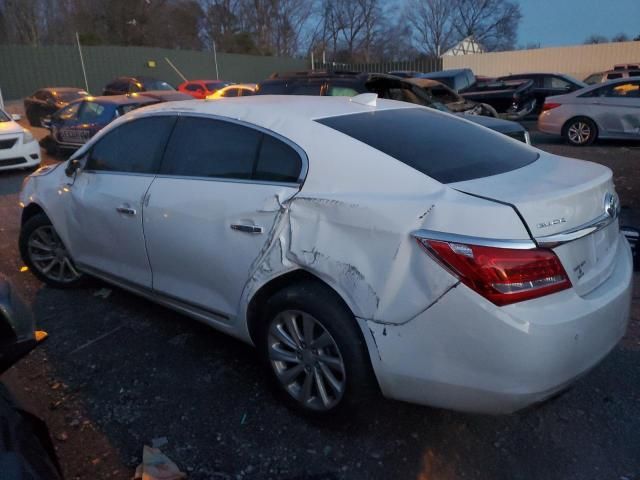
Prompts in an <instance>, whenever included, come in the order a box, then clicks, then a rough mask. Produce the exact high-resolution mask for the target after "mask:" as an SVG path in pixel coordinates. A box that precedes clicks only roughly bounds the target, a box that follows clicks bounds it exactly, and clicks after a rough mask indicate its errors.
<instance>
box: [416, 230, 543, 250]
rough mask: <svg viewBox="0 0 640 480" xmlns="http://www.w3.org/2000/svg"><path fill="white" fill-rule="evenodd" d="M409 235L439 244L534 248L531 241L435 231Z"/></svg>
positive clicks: (516, 248)
mask: <svg viewBox="0 0 640 480" xmlns="http://www.w3.org/2000/svg"><path fill="white" fill-rule="evenodd" d="M411 235H412V236H413V237H415V238H417V239H423V240H436V241H440V242H451V243H465V244H470V245H479V246H482V247H494V248H511V249H515V250H531V249H533V248H536V246H537V245H536V244H535V243H534V242H533V241H532V240H528V239H522V240H510V239H499V238H484V237H474V236H469V235H460V234H457V233H447V232H438V231H436V230H426V229H420V230H415V231H413V232H411Z"/></svg>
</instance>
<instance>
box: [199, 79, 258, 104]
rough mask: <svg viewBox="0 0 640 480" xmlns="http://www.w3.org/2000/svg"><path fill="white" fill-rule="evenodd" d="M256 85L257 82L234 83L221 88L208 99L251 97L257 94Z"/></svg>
mask: <svg viewBox="0 0 640 480" xmlns="http://www.w3.org/2000/svg"><path fill="white" fill-rule="evenodd" d="M256 86H257V85H256V84H255V83H234V84H233V85H229V86H226V87H223V88H221V89H220V90H218V91H217V92H215V93H213V94H212V95H208V96H207V100H215V99H217V98H229V97H250V96H252V95H255V92H256Z"/></svg>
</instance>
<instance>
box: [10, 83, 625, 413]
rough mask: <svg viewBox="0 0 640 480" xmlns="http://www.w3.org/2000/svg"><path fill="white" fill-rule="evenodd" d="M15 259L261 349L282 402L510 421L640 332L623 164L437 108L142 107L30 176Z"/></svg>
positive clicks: (342, 103) (57, 280)
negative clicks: (94, 283) (381, 401)
mask: <svg viewBox="0 0 640 480" xmlns="http://www.w3.org/2000/svg"><path fill="white" fill-rule="evenodd" d="M21 203H22V205H23V207H24V209H23V212H22V231H21V235H20V251H21V254H22V256H23V258H24V261H25V262H26V264H27V265H28V266H29V268H30V270H31V271H32V272H33V273H34V274H35V275H36V276H37V277H38V278H39V279H41V280H42V281H44V282H45V283H47V284H49V285H52V286H55V287H70V286H75V285H78V284H80V283H82V281H83V279H84V278H85V276H87V275H90V276H96V277H99V278H102V279H104V280H106V281H107V282H111V283H113V284H115V285H118V286H120V287H122V288H125V289H128V290H131V291H133V292H136V293H138V294H140V295H143V296H145V297H147V298H149V299H151V300H153V301H156V302H159V303H162V304H164V305H166V306H168V307H171V308H174V309H176V310H179V311H181V312H184V313H185V314H187V315H190V316H192V317H194V318H196V319H198V320H201V321H203V322H206V323H208V324H210V325H211V326H212V327H214V328H217V329H219V330H221V331H223V332H226V333H228V334H230V335H233V336H235V337H237V338H240V339H242V340H244V341H246V342H249V343H252V344H253V345H255V346H256V347H257V348H258V349H259V351H260V352H261V354H262V356H263V358H264V361H265V364H266V365H267V367H268V371H269V372H270V376H271V377H272V380H273V381H274V383H275V385H277V386H278V388H279V391H280V393H281V394H282V397H283V398H284V399H286V400H287V401H288V402H289V403H290V404H291V405H293V406H295V407H297V408H298V409H300V410H302V411H305V412H309V413H321V414H323V413H324V414H326V413H331V412H334V411H335V410H337V409H340V408H342V407H345V406H353V405H354V404H357V403H359V402H361V401H363V400H365V399H367V398H369V397H370V395H372V394H375V393H376V392H377V391H381V392H382V394H383V395H385V396H386V397H390V398H395V399H400V400H406V401H410V402H416V403H421V404H427V405H434V406H439V407H445V408H451V409H458V410H463V411H472V412H488V413H506V412H512V411H515V410H518V409H520V408H523V407H525V406H527V405H530V404H532V403H536V402H539V401H542V400H544V399H545V398H548V397H550V396H551V395H553V394H555V393H556V392H559V391H561V390H562V389H564V388H565V387H567V386H568V385H569V384H570V383H571V382H573V381H574V380H575V379H576V378H577V377H579V376H580V375H582V374H584V373H585V372H587V371H588V370H589V369H591V368H592V367H594V366H595V365H596V364H597V363H598V362H599V361H601V360H602V359H603V358H604V357H605V356H606V355H607V354H608V353H609V352H610V351H611V349H612V348H614V346H615V345H616V343H617V342H618V341H619V340H620V338H621V337H622V336H623V334H624V332H625V328H626V325H627V319H628V315H629V307H630V301H631V277H632V261H631V253H630V249H629V245H628V243H627V241H626V240H625V238H624V237H623V236H622V235H621V233H620V230H619V226H618V221H617V216H618V210H619V209H618V200H617V196H616V193H615V191H614V186H613V183H612V174H611V171H610V170H609V169H607V168H605V167H603V166H600V165H597V164H593V163H589V162H583V161H578V160H572V159H568V158H561V157H557V156H554V155H551V154H548V153H544V152H542V151H540V150H537V149H535V148H532V147H530V146H527V145H524V144H523V143H521V142H518V141H516V140H512V139H509V138H507V137H505V136H504V135H501V134H499V133H495V132H493V131H491V130H488V129H486V128H484V127H480V126H478V125H475V124H473V123H471V122H468V121H466V120H463V119H460V118H458V117H454V116H451V115H449V114H446V113H441V112H438V111H434V110H432V109H428V108H422V107H417V106H415V105H411V104H407V103H400V102H394V101H386V100H377V99H376V98H375V95H373V94H365V95H361V96H358V97H353V98H351V99H349V98H341V97H336V98H321V97H284V96H260V97H249V98H237V99H230V100H228V101H222V102H203V101H188V102H180V103H173V104H172V103H165V104H159V105H156V106H152V107H147V108H143V109H140V110H136V111H133V112H131V113H129V114H127V115H125V116H123V117H122V118H120V119H119V120H117V121H115V122H113V123H112V124H111V125H110V126H108V127H107V128H105V129H104V130H102V131H101V132H100V133H99V134H98V135H97V136H96V137H95V138H94V139H92V140H91V141H90V142H89V143H88V144H87V145H86V146H84V147H83V148H82V149H81V150H79V151H78V152H77V153H76V154H75V155H74V157H72V159H71V160H69V161H68V162H66V163H63V164H62V165H60V166H57V167H46V168H43V169H40V170H38V171H37V172H36V173H34V174H33V175H31V176H30V177H29V178H28V180H27V181H26V182H25V184H24V187H23V191H22V194H21Z"/></svg>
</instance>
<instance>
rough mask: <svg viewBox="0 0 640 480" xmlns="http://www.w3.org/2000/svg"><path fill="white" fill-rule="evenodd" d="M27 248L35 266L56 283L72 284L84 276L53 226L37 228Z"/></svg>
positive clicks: (30, 237)
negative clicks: (74, 263)
mask: <svg viewBox="0 0 640 480" xmlns="http://www.w3.org/2000/svg"><path fill="white" fill-rule="evenodd" d="M27 246H28V253H29V258H30V259H31V262H32V264H33V266H34V267H35V268H36V269H37V270H38V271H39V272H40V273H41V274H42V275H44V276H45V277H47V278H49V279H51V280H53V281H56V282H61V283H71V282H74V281H76V280H77V279H78V278H80V277H81V276H82V274H81V273H80V272H78V270H76V267H75V266H74V265H73V262H72V260H71V257H70V256H69V253H68V252H67V249H66V248H65V246H64V244H63V243H62V240H60V237H59V236H58V234H57V233H56V231H55V229H54V228H53V227H52V226H51V225H43V226H41V227H38V228H36V229H35V230H34V231H33V232H32V233H31V235H30V236H29V240H28V241H27Z"/></svg>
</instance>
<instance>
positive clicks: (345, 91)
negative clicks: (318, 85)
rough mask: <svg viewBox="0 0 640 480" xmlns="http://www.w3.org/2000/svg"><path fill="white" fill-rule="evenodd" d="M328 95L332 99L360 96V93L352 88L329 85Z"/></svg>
mask: <svg viewBox="0 0 640 480" xmlns="http://www.w3.org/2000/svg"><path fill="white" fill-rule="evenodd" d="M327 95H328V96H330V97H353V96H355V95H358V92H357V91H356V90H355V89H353V88H351V87H345V86H342V85H329V88H328V90H327Z"/></svg>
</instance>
